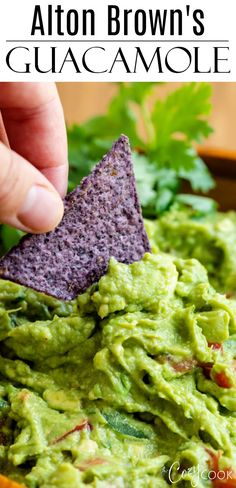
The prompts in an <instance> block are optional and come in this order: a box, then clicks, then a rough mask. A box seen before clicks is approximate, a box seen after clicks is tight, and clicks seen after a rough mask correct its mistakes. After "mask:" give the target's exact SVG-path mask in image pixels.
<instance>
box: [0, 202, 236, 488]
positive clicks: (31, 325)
mask: <svg viewBox="0 0 236 488" xmlns="http://www.w3.org/2000/svg"><path fill="white" fill-rule="evenodd" d="M146 229H147V232H148V234H149V238H150V241H151V243H152V246H153V254H148V253H147V254H145V255H144V257H143V259H142V260H141V261H139V262H135V263H133V264H131V265H126V264H121V263H118V262H117V261H116V260H115V259H114V258H111V260H110V263H109V268H108V271H107V273H106V275H104V276H103V277H102V278H101V279H100V281H99V282H98V283H97V284H95V285H93V286H92V287H90V288H89V289H88V290H87V291H86V292H85V293H84V294H83V295H80V296H79V297H78V298H77V299H76V300H74V301H73V302H68V303H65V302H62V301H58V300H56V299H54V298H50V297H47V296H44V295H42V294H39V293H37V292H34V291H32V290H31V289H26V288H24V287H22V286H20V285H16V284H13V283H11V282H6V281H0V341H1V342H0V352H1V356H0V371H1V373H0V374H1V376H0V380H1V381H0V472H1V474H3V475H5V476H8V477H9V478H11V479H12V480H15V481H17V482H19V483H22V484H24V485H25V486H27V487H29V488H68V487H70V488H80V487H85V486H91V487H96V488H110V487H114V488H129V487H131V488H136V487H137V488H139V487H145V488H146V487H150V488H152V487H153V488H165V487H167V488H168V487H169V486H170V485H176V486H178V487H179V488H190V487H192V486H195V487H197V488H204V487H206V488H208V487H209V488H211V487H213V488H220V487H226V488H232V487H235V486H236V306H235V302H234V299H233V298H226V293H229V295H232V293H233V292H234V291H235V289H236V279H235V277H236V258H235V249H236V247H235V244H236V217H235V214H234V213H230V214H220V213H218V214H215V215H212V216H209V217H207V218H198V219H196V218H195V217H194V216H193V215H191V212H187V211H186V212H184V213H183V212H179V211H177V210H176V211H175V210H174V211H172V212H170V213H169V214H168V213H167V214H166V215H164V216H163V217H162V218H160V219H159V220H158V221H157V222H151V221H147V222H146ZM163 251H164V252H163ZM200 261H201V262H202V263H203V264H204V266H203V265H202V264H201V263H200ZM208 273H209V275H208ZM212 285H214V286H215V288H213V286H212ZM219 292H221V293H219ZM212 472H213V473H215V476H211V473H212ZM209 473H210V474H209ZM220 473H221V475H220ZM222 473H223V474H222ZM210 478H212V479H210ZM213 478H214V479H213Z"/></svg>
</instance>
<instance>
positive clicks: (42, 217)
mask: <svg viewBox="0 0 236 488" xmlns="http://www.w3.org/2000/svg"><path fill="white" fill-rule="evenodd" d="M63 210H64V207H63V202H62V200H61V198H60V197H59V195H58V194H57V193H56V192H53V191H50V190H48V189H47V188H45V187H43V186H37V185H35V186H33V187H31V188H30V190H29V191H28V193H27V195H26V198H25V201H24V203H23V205H22V207H21V209H20V211H19V212H18V215H17V217H18V220H19V221H20V223H21V224H22V225H23V226H24V227H25V228H26V229H27V230H31V231H32V232H48V231H49V230H52V229H54V228H55V227H56V226H57V225H58V224H59V222H60V221H61V219H62V217H63Z"/></svg>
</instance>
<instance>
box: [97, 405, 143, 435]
mask: <svg viewBox="0 0 236 488" xmlns="http://www.w3.org/2000/svg"><path fill="white" fill-rule="evenodd" d="M102 415H103V417H104V418H105V420H106V421H107V423H108V425H109V426H110V427H111V428H112V429H113V430H114V431H116V432H119V434H122V435H124V436H130V437H135V438H136V439H149V438H150V433H149V432H147V429H145V425H144V424H143V425H144V429H145V430H146V431H144V430H141V429H140V428H139V425H140V424H141V422H137V421H134V420H133V419H131V420H129V419H128V417H127V415H124V414H122V413H120V412H117V411H116V410H109V411H108V410H106V411H102ZM137 424H138V426H137ZM141 425H142V424H141Z"/></svg>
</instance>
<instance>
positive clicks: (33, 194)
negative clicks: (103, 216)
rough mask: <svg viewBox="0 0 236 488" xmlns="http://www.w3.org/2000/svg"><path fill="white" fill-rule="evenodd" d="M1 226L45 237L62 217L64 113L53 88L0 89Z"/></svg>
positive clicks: (46, 85)
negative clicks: (7, 225)
mask: <svg viewBox="0 0 236 488" xmlns="http://www.w3.org/2000/svg"><path fill="white" fill-rule="evenodd" d="M0 110H1V112H0V141H1V142H0V222H2V223H6V224H9V225H11V226H13V227H17V228H18V229H21V230H23V231H26V232H34V233H40V232H47V231H49V230H52V229H53V228H54V227H56V225H57V224H58V223H59V222H60V220H61V218H62V216H63V202H62V199H61V197H63V196H64V195H65V193H66V189H67V176H68V158H67V139H66V129H65V122H64V116H63V110H62V107H61V103H60V100H59V96H58V94H57V90H56V86H55V85H54V84H52V83H0Z"/></svg>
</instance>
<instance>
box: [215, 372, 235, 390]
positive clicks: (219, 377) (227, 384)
mask: <svg viewBox="0 0 236 488" xmlns="http://www.w3.org/2000/svg"><path fill="white" fill-rule="evenodd" d="M215 382H216V383H217V385H218V386H220V387H221V388H232V386H233V385H232V382H231V380H230V379H229V378H228V377H227V376H226V374H225V373H224V372H221V373H216V374H215Z"/></svg>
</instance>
